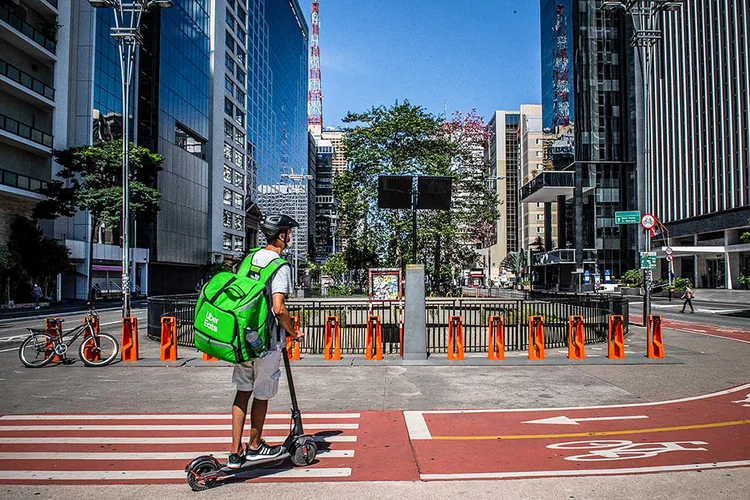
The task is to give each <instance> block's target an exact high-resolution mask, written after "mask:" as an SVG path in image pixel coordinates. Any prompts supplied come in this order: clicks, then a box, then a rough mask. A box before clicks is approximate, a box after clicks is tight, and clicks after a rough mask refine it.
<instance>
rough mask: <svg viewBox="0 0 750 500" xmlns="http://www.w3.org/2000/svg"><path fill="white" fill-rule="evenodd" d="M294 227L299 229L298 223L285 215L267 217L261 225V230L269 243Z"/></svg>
mask: <svg viewBox="0 0 750 500" xmlns="http://www.w3.org/2000/svg"><path fill="white" fill-rule="evenodd" d="M294 227H299V224H297V221H296V220H294V219H292V218H291V217H289V216H288V215H284V214H271V215H266V216H265V217H263V220H262V221H261V223H260V230H261V231H262V232H263V234H264V235H265V236H266V239H268V241H271V240H273V239H275V238H276V237H277V236H278V235H280V234H281V233H283V232H284V231H286V230H288V229H292V228H294Z"/></svg>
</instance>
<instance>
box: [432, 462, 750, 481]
mask: <svg viewBox="0 0 750 500" xmlns="http://www.w3.org/2000/svg"><path fill="white" fill-rule="evenodd" d="M748 465H750V460H740V461H736V462H713V463H704V464H685V465H664V466H658V467H629V468H622V469H589V470H580V469H576V470H547V471H544V470H540V471H520V472H478V473H465V474H462V473H458V474H420V475H419V477H420V479H422V481H430V480H456V479H510V478H525V477H577V476H610V475H615V474H645V473H649V472H679V471H690V470H705V469H724V468H727V467H746V466H748Z"/></svg>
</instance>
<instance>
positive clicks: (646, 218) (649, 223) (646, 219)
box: [641, 214, 656, 229]
mask: <svg viewBox="0 0 750 500" xmlns="http://www.w3.org/2000/svg"><path fill="white" fill-rule="evenodd" d="M655 225H656V217H654V216H653V215H651V214H644V215H643V217H641V226H643V229H653V227H654V226H655Z"/></svg>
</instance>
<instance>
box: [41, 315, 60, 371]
mask: <svg viewBox="0 0 750 500" xmlns="http://www.w3.org/2000/svg"><path fill="white" fill-rule="evenodd" d="M62 325H63V320H62V319H60V318H46V319H45V320H44V331H46V332H47V333H48V334H49V335H51V336H52V338H56V337H58V336H62V331H63V326H62ZM52 361H54V362H57V361H62V358H61V357H60V356H58V355H57V354H55V355H54V356H53V357H52Z"/></svg>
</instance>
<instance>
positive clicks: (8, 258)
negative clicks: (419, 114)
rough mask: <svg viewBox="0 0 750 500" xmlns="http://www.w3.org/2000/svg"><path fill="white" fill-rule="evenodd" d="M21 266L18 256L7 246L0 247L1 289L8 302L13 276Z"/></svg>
mask: <svg viewBox="0 0 750 500" xmlns="http://www.w3.org/2000/svg"><path fill="white" fill-rule="evenodd" d="M18 268H19V265H18V261H17V259H16V256H15V254H14V253H13V252H11V251H10V249H9V248H8V247H7V245H6V246H2V247H0V282H1V283H0V290H2V296H3V298H4V300H5V303H6V304H9V303H10V295H11V292H10V291H11V278H12V277H13V275H14V274H15V271H16V270H17V269H18Z"/></svg>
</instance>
